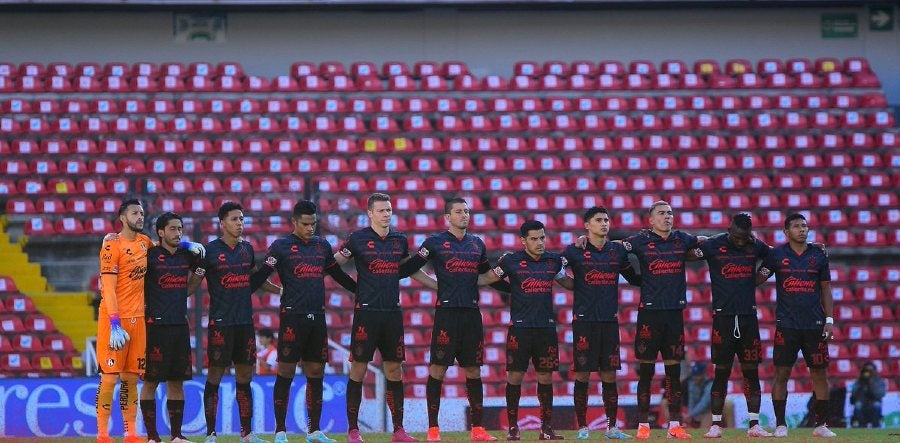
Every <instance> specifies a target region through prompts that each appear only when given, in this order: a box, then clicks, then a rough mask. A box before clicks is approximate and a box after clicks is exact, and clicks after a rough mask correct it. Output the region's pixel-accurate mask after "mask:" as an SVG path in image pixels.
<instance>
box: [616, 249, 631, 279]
mask: <svg viewBox="0 0 900 443" xmlns="http://www.w3.org/2000/svg"><path fill="white" fill-rule="evenodd" d="M616 249H618V250H619V252H620V253H621V254H622V259H621V260H622V264H621V265H620V266H619V273H623V272H632V273H633V272H634V267H632V266H631V260H629V259H628V251H626V250H625V247H624V246H622V245H619V246H618V247H617V248H616Z"/></svg>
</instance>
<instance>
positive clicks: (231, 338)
mask: <svg viewBox="0 0 900 443" xmlns="http://www.w3.org/2000/svg"><path fill="white" fill-rule="evenodd" d="M207 339H208V340H207V341H208V342H209V343H208V344H207V348H206V357H207V359H208V360H209V366H210V367H214V368H227V367H228V366H231V364H232V363H234V364H236V365H254V364H256V332H255V331H254V329H253V325H227V326H220V325H215V326H210V327H209V329H208V330H207Z"/></svg>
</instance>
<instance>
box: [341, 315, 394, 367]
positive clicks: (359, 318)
mask: <svg viewBox="0 0 900 443" xmlns="http://www.w3.org/2000/svg"><path fill="white" fill-rule="evenodd" d="M350 333H351V334H352V335H351V337H350V361H359V362H370V361H372V358H373V357H375V349H378V352H379V353H381V359H382V360H383V361H398V362H399V361H403V360H406V347H405V346H404V345H403V313H402V312H400V311H366V310H361V309H357V310H356V311H354V312H353V329H352V330H351V331H350Z"/></svg>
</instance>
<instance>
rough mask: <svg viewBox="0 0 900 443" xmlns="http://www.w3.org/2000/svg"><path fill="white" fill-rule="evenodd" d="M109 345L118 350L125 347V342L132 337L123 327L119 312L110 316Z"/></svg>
mask: <svg viewBox="0 0 900 443" xmlns="http://www.w3.org/2000/svg"><path fill="white" fill-rule="evenodd" d="M109 326H110V331H109V347H110V349H113V350H116V351H118V350H119V349H122V348H124V347H125V343H126V342H128V340H129V339H130V338H131V337H129V336H128V333H127V332H125V330H124V329H122V323H121V322H120V321H119V314H113V315H110V316H109Z"/></svg>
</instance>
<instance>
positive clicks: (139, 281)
mask: <svg viewBox="0 0 900 443" xmlns="http://www.w3.org/2000/svg"><path fill="white" fill-rule="evenodd" d="M152 245H153V242H152V241H151V240H150V237H147V236H146V235H144V234H138V235H137V238H135V239H134V240H127V239H125V238H122V237H121V236H115V237H114V238H107V239H104V241H103V246H102V247H101V248H100V277H101V278H100V281H101V282H102V281H103V275H104V274H107V275H108V274H114V275H116V276H118V281H117V282H116V289H115V295H116V302H117V304H118V305H119V317H122V318H128V317H143V316H144V274H146V273H147V250H148V249H150V247H151V246H152ZM101 285H102V283H101ZM100 293H101V294H103V288H102V287H101V291H100ZM100 315H101V316H104V317H105V316H108V315H109V313H108V311H107V301H106V298H105V297H104V299H103V300H101V301H100Z"/></svg>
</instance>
